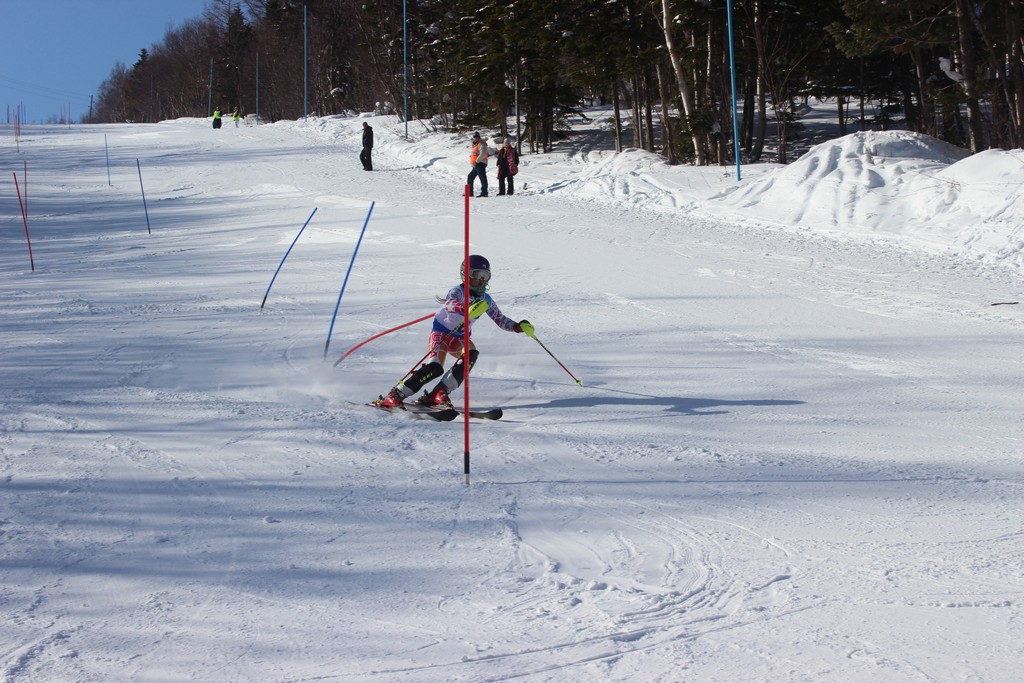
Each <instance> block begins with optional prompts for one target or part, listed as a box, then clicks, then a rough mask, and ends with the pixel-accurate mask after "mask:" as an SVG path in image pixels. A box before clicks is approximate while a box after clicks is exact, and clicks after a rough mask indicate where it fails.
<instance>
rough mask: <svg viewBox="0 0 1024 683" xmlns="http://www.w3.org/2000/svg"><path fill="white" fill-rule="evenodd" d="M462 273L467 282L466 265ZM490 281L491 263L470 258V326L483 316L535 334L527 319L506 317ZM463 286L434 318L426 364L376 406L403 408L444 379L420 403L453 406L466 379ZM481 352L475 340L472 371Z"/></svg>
mask: <svg viewBox="0 0 1024 683" xmlns="http://www.w3.org/2000/svg"><path fill="white" fill-rule="evenodd" d="M459 273H460V274H461V275H462V278H460V279H462V280H463V283H464V282H465V273H466V267H465V263H463V264H462V266H460V267H459ZM490 279H491V264H490V262H489V261H488V260H487V259H486V258H484V257H483V256H480V255H472V256H470V257H469V295H470V298H469V301H470V304H469V323H468V324H469V325H470V326H472V324H473V320H475V319H476V318H479V317H480V316H481V315H483V314H484V313H487V315H489V316H490V318H491V320H493V321H494V323H495V324H496V325H497V326H498V327H500V328H501V329H503V330H506V331H508V332H523V331H524V330H525V331H527V332H532V331H533V326H532V325H530V322H529V321H528V320H520V321H519V322H516V321H514V320H512V319H511V318H509V317H507V316H505V315H503V314H502V313H501V310H500V309H499V308H498V305H497V304H496V303H494V299H492V298H491V295H490V294H488V293H487V285H488V282H490ZM463 287H464V284H459V285H455V286H454V287H452V288H451V289H450V290H448V294H447V295H445V298H444V300H443V302H442V303H443V305H442V306H441V308H440V309H439V310H438V311H437V313H436V314H435V315H434V327H433V329H432V330H431V332H430V341H429V349H430V350H429V353H428V354H427V356H426V358H424V360H423V364H422V365H421V366H420V367H419V368H418V369H416V370H415V371H413V372H412V374H411V376H409V377H408V378H406V379H404V380H402V381H401V382H399V383H398V384H397V385H395V387H394V388H393V389H391V391H390V392H388V395H387V396H382V397H380V398H379V399H377V400H376V401H374V403H375V404H376V405H378V406H380V407H382V408H398V409H404V408H405V404H404V401H405V399H406V398H408V397H409V396H412V395H413V394H415V393H416V392H417V391H419V390H420V389H421V388H422V387H423V385H425V384H426V383H427V382H430V381H431V380H434V379H437V378H438V377H440V378H441V381H439V382H438V383H437V384H436V385H435V386H434V388H433V389H432V390H430V391H425V392H424V393H423V395H422V396H420V398H418V399H417V402H418V403H421V404H423V405H427V406H436V407H440V408H450V407H451V405H452V403H451V400H450V399H449V398H448V396H449V394H450V393H451V392H453V391H455V390H456V389H458V388H459V387H460V386H461V385H462V381H463V379H464V377H465V373H466V369H465V360H466V359H465V358H463V351H464V341H463V336H462V335H463V332H464V330H465V327H466V322H465V321H466V315H465V291H464V288H463ZM439 300H440V299H439ZM449 353H450V354H452V356H455V357H456V358H457V360H456V361H455V364H454V365H453V366H452V367H451V368H449V369H448V371H447V372H445V370H444V362H445V359H446V358H447V355H448V354H449ZM478 356H479V353H478V352H477V350H476V345H475V344H473V342H472V340H470V342H469V369H470V370H472V369H473V365H474V364H475V363H476V359H477V357H478Z"/></svg>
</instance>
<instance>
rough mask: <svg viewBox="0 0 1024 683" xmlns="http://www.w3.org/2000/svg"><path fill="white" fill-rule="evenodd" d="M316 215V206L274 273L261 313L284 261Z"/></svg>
mask: <svg viewBox="0 0 1024 683" xmlns="http://www.w3.org/2000/svg"><path fill="white" fill-rule="evenodd" d="M314 213H316V207H315V206H314V207H313V213H311V214H309V218H307V219H306V222H305V223H303V224H302V227H301V228H299V234H298V235H296V236H295V239H293V240H292V245H291V247H288V251H286V252H284V257H283V258H282V259H281V263H279V264H278V266H277V270H275V271H274V277H272V278H270V284H269V285H267V292H266V294H264V295H263V303H261V304H260V310H261V311H262V310H263V307H264V306H265V305H266V303H267V297H268V296H270V288H271V287H273V286H274V280H276V279H277V274H278V273H280V272H281V266H283V265H284V260H285V259H286V258H288V254H290V253H292V247H294V246H295V243H296V242H298V241H299V237H301V236H302V231H303V230H305V229H306V226H307V225H309V222H310V221H311V220H313V214H314Z"/></svg>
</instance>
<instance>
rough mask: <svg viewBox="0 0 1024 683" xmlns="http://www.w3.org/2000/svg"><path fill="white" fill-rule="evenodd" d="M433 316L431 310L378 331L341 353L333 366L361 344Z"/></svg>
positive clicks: (336, 365) (363, 344)
mask: <svg viewBox="0 0 1024 683" xmlns="http://www.w3.org/2000/svg"><path fill="white" fill-rule="evenodd" d="M433 317H434V312H433V311H431V312H430V313H427V314H426V315H425V316H423V317H422V318H416V319H415V320H410V321H409V322H407V323H402V324H401V325H396V326H395V327H392V328H391V329H388V330H384V331H383V332H378V333H377V334H375V335H373V336H372V337H370V338H369V339H364V340H363V341H361V342H359V343H358V344H356V345H355V346H353V347H352V348H351V349H349V350H348V351H346V352H345V353H343V354H341V358H339V359H338V360H336V361H334V366H333V367H338V364H339V363H340V362H341V361H343V360H345V359H346V358H348V356H349V354H351V353H352V352H353V351H355V350H356V349H358V348H360V347H361V346H365V345H366V344H369V343H370V342H372V341H373V340H374V339H378V338H380V337H383V336H384V335H385V334H391V333H392V332H395V331H397V330H400V329H402V328H403V327H409V326H410V325H415V324H416V323H421V322H423V321H424V320H426V319H427V318H433ZM424 358H426V356H424ZM416 365H419V363H417V364H416ZM414 369H415V367H414Z"/></svg>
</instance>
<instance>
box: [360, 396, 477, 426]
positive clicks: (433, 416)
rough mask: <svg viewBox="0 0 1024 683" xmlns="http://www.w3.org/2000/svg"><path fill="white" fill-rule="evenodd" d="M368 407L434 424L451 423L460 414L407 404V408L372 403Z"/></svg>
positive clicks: (445, 409)
mask: <svg viewBox="0 0 1024 683" xmlns="http://www.w3.org/2000/svg"><path fill="white" fill-rule="evenodd" d="M366 405H368V406H370V407H371V408H376V409H377V410H383V411H384V412H385V413H402V414H405V415H408V416H409V417H411V418H413V419H414V420H433V421H434V422H451V421H452V420H454V419H455V418H457V417H458V416H459V414H458V413H457V412H456V411H455V410H454V409H452V408H427V407H425V406H415V405H409V404H406V406H405V408H388V407H387V406H382V405H380V404H379V403H374V402H373V401H371V402H370V403H367V404H366Z"/></svg>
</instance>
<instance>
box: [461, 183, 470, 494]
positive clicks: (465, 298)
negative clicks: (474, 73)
mask: <svg viewBox="0 0 1024 683" xmlns="http://www.w3.org/2000/svg"><path fill="white" fill-rule="evenodd" d="M471 190H472V188H471V187H470V186H469V185H468V184H467V185H466V189H465V192H464V195H465V204H466V236H465V239H464V240H463V241H464V245H463V254H462V315H463V316H464V317H463V322H464V324H463V326H462V368H463V371H462V386H463V394H462V399H463V401H465V406H464V407H463V410H464V411H465V412H464V413H463V439H462V440H463V456H462V470H463V474H464V475H465V478H466V486H469V375H470V372H469V365H470V362H469V348H470V347H469V344H470V342H469V330H470V320H469V197H470V192H471Z"/></svg>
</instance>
